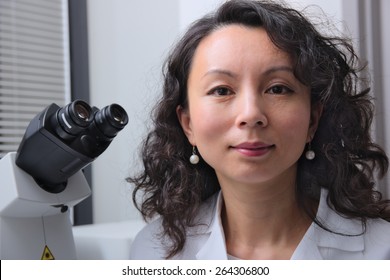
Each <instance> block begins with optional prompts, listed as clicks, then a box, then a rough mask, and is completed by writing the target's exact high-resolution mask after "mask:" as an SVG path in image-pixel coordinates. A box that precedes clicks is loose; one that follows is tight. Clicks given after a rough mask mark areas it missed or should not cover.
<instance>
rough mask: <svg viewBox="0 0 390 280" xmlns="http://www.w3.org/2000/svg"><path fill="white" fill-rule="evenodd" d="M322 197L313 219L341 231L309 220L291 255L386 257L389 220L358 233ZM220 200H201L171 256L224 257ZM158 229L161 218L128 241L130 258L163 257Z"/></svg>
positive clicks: (355, 225)
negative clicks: (183, 240)
mask: <svg viewBox="0 0 390 280" xmlns="http://www.w3.org/2000/svg"><path fill="white" fill-rule="evenodd" d="M326 197H327V191H325V190H322V191H321V199H320V204H319V208H318V212H317V219H318V220H319V221H321V222H322V223H323V224H324V225H326V226H327V227H328V228H330V229H331V230H332V231H334V232H338V233H343V234H345V235H340V234H335V233H331V232H329V231H326V230H324V229H322V228H321V227H319V226H318V225H317V224H315V223H312V224H311V225H310V227H309V229H308V230H307V232H306V233H305V235H304V237H303V238H302V240H301V242H300V243H299V245H298V247H297V248H296V249H295V252H294V253H293V255H292V257H291V259H293V260H294V259H295V260H313V259H316V260H321V259H327V260H340V259H348V260H369V259H385V260H389V259H390V223H388V222H386V221H384V220H381V219H372V220H369V221H368V223H367V229H366V232H365V233H364V234H361V233H362V232H363V229H362V224H361V222H360V221H358V220H353V219H347V218H344V217H342V216H340V215H339V214H337V213H336V212H335V211H333V210H332V209H331V208H329V206H328V205H327V203H326ZM222 204H223V199H222V195H221V194H220V193H219V194H216V195H214V196H213V197H211V198H210V199H209V200H208V201H207V202H205V203H204V205H203V206H202V208H201V210H200V211H199V215H198V221H199V223H198V224H199V226H195V227H192V228H189V230H188V232H187V240H186V244H185V246H184V249H183V251H181V253H179V254H178V255H176V256H175V257H174V259H183V260H191V259H198V260H211V259H214V260H226V259H228V254H227V251H226V245H225V236H224V232H223V228H222V223H221V218H220V217H221V216H220V214H221V207H222ZM160 229H161V219H157V220H155V221H153V222H151V223H150V224H148V225H146V226H145V227H144V228H143V229H142V230H141V231H140V232H139V233H138V235H137V237H136V238H135V240H134V242H133V243H132V247H131V252H130V258H131V259H136V260H143V259H164V256H165V255H166V252H165V250H164V245H163V244H162V242H161V239H160V238H159V237H158V236H159V234H160ZM346 235H349V236H346ZM351 235H352V236H351Z"/></svg>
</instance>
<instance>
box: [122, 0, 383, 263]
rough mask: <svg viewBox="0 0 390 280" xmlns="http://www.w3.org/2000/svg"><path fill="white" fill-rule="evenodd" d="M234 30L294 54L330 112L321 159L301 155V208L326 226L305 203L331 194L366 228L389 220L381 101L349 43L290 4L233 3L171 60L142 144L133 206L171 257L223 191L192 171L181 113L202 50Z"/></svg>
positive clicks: (316, 146)
mask: <svg viewBox="0 0 390 280" xmlns="http://www.w3.org/2000/svg"><path fill="white" fill-rule="evenodd" d="M229 24H239V25H244V26H248V27H261V28H264V30H265V31H266V32H267V34H268V36H269V37H270V38H271V40H272V42H273V43H274V44H275V45H276V46H277V47H278V48H280V49H281V50H282V51H284V52H286V53H288V54H289V55H290V57H291V59H292V61H293V69H294V74H295V76H296V78H297V79H298V80H299V81H300V82H301V83H303V84H304V85H306V86H308V87H309V88H310V89H311V100H312V104H317V103H319V102H320V103H321V104H322V105H323V114H322V116H321V119H320V122H319V125H318V129H317V132H316V136H315V137H314V139H313V140H312V142H311V145H312V148H313V150H315V151H316V158H315V159H314V160H312V161H308V160H306V159H305V157H304V156H302V157H301V158H300V159H299V161H298V176H297V184H296V186H297V187H296V196H297V199H298V203H299V205H300V207H302V208H303V209H305V211H306V213H307V214H308V215H309V216H310V217H311V219H312V220H313V221H314V222H316V223H317V224H319V225H320V226H322V224H321V221H317V220H316V218H315V213H314V212H312V211H311V210H310V207H309V206H308V205H306V201H307V198H308V197H316V195H317V198H318V193H319V192H320V191H319V190H320V189H321V188H326V189H327V190H328V204H329V205H330V206H332V207H333V208H334V209H335V210H336V211H337V212H339V213H340V214H342V215H344V216H346V217H349V218H359V219H361V220H362V222H363V224H364V225H365V223H366V220H367V219H368V218H384V219H386V220H390V209H389V208H388V206H389V201H387V200H384V199H383V198H382V195H381V193H380V192H379V191H377V190H376V189H375V186H374V181H375V180H376V179H377V177H376V176H377V175H378V176H379V177H381V176H384V175H385V173H386V172H387V168H388V158H387V156H386V154H385V152H384V151H383V150H382V149H381V148H380V147H379V146H378V145H377V144H375V143H374V142H373V140H372V139H371V136H370V126H371V123H372V119H373V111H374V107H373V101H372V99H371V98H370V95H369V88H366V87H363V86H364V83H362V82H363V79H362V78H360V77H359V75H358V74H359V73H360V72H361V70H362V67H361V66H360V65H359V60H358V57H357V55H356V53H355V51H354V49H353V47H352V44H351V43H350V41H349V40H348V38H344V37H341V36H335V35H323V34H321V33H320V32H319V31H318V30H317V29H316V27H315V26H314V24H313V23H311V22H310V21H309V20H308V19H307V18H306V17H305V16H304V15H303V14H302V13H301V12H299V11H297V10H295V9H291V8H290V7H288V6H286V5H284V4H282V3H274V2H269V1H250V0H239V1H236V0H232V1H228V2H226V3H224V4H222V5H221V6H220V7H219V9H217V11H216V12H215V13H212V14H209V15H206V16H204V17H203V18H201V19H200V20H198V21H196V22H194V23H193V24H192V25H191V26H190V28H189V29H188V30H187V32H186V33H185V34H184V36H183V37H182V39H181V40H180V41H179V42H178V43H177V45H176V47H175V48H174V49H173V51H172V52H171V54H170V55H169V57H168V59H167V61H166V63H165V65H164V87H163V96H162V98H161V99H160V100H159V102H158V104H157V106H156V107H155V110H154V114H153V122H154V123H153V125H154V127H153V129H152V130H151V131H150V132H149V134H148V135H147V138H146V139H145V141H144V143H143V149H142V158H143V164H144V170H143V172H142V173H140V174H138V175H136V176H133V177H129V178H128V182H131V183H134V184H135V189H134V192H133V201H134V203H135V205H136V206H137V208H138V210H139V211H140V212H141V213H142V215H143V217H144V218H145V219H146V220H147V219H149V218H152V217H154V216H155V215H160V216H161V218H162V227H163V231H162V233H161V234H162V236H165V237H168V239H169V240H170V241H171V242H170V243H169V246H168V248H167V249H168V251H167V252H168V254H167V258H170V257H172V256H174V255H176V254H177V253H179V252H180V251H181V250H182V249H183V246H184V244H185V241H186V230H187V228H188V227H191V226H194V217H195V215H196V214H197V211H198V209H199V207H200V205H201V204H202V202H203V201H204V200H206V199H207V198H208V197H210V196H211V195H213V194H214V193H216V192H218V190H219V189H220V186H219V183H218V180H217V177H216V174H215V172H214V170H213V168H212V167H210V166H209V165H208V164H207V163H205V162H204V161H201V162H200V163H199V164H197V165H192V164H190V162H189V160H188V159H189V157H190V155H191V153H192V146H191V145H190V143H189V142H188V140H187V138H186V136H185V134H184V132H183V130H182V128H181V126H180V123H179V121H178V117H177V114H176V108H177V107H178V106H179V105H180V106H182V107H184V108H186V107H187V106H188V104H187V80H188V76H189V71H190V68H191V63H192V58H193V56H194V52H195V50H196V48H197V47H198V45H199V43H200V42H201V41H202V40H203V39H204V38H205V37H206V36H208V35H209V34H210V33H212V32H213V31H214V30H216V29H218V28H220V27H221V26H226V25H229ZM140 191H142V192H141V193H142V195H141V196H139V195H138V194H139V192H140ZM323 227H324V226H323Z"/></svg>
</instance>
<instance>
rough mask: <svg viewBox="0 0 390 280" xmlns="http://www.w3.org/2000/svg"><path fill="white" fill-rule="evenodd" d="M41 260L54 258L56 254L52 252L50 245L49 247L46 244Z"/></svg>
mask: <svg viewBox="0 0 390 280" xmlns="http://www.w3.org/2000/svg"><path fill="white" fill-rule="evenodd" d="M41 260H54V256H53V254H52V253H51V251H50V249H49V247H47V245H46V246H45V249H44V250H43V253H42V257H41Z"/></svg>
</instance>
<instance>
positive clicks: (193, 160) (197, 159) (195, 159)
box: [190, 146, 199, 164]
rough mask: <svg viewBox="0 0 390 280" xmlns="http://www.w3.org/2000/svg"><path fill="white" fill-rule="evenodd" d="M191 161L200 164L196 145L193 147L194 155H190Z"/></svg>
mask: <svg viewBox="0 0 390 280" xmlns="http://www.w3.org/2000/svg"><path fill="white" fill-rule="evenodd" d="M190 162H191V163H192V164H198V162H199V156H198V155H197V154H196V150H195V146H193V147H192V155H191V156H190Z"/></svg>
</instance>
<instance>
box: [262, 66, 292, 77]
mask: <svg viewBox="0 0 390 280" xmlns="http://www.w3.org/2000/svg"><path fill="white" fill-rule="evenodd" d="M279 71H285V72H291V73H294V70H293V69H292V68H291V67H290V66H285V65H282V66H275V67H271V68H269V69H267V70H265V71H264V72H263V73H262V74H263V75H270V74H272V73H275V72H279Z"/></svg>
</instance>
